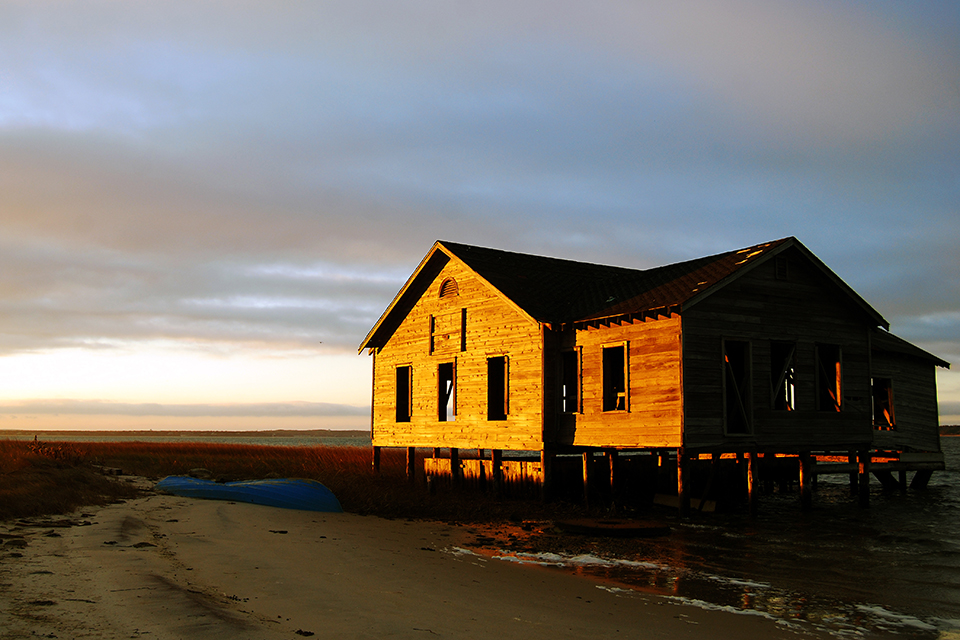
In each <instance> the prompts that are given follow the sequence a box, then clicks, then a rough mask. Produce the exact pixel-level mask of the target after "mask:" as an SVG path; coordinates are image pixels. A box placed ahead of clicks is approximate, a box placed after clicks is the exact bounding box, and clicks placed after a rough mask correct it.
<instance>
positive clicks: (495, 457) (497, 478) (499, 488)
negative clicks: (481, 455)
mask: <svg viewBox="0 0 960 640" xmlns="http://www.w3.org/2000/svg"><path fill="white" fill-rule="evenodd" d="M490 462H491V463H492V464H491V466H492V467H493V471H492V473H491V475H492V478H491V480H492V482H493V495H495V496H496V497H497V498H499V497H501V496H502V495H503V467H502V466H501V464H500V463H501V462H503V451H501V450H500V449H492V450H491V451H490Z"/></svg>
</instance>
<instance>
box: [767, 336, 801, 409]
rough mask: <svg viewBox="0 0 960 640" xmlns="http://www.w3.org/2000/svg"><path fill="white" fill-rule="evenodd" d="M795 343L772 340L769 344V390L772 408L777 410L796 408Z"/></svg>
mask: <svg viewBox="0 0 960 640" xmlns="http://www.w3.org/2000/svg"><path fill="white" fill-rule="evenodd" d="M796 376H797V344H796V343H795V342H773V343H771V344H770V392H771V397H772V399H773V402H772V404H773V408H774V409H775V410H777V411H796V409H797V396H796V388H797V379H796Z"/></svg>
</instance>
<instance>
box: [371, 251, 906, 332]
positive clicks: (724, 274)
mask: <svg viewBox="0 0 960 640" xmlns="http://www.w3.org/2000/svg"><path fill="white" fill-rule="evenodd" d="M791 247H795V248H796V249H797V250H799V251H800V252H801V253H802V254H803V255H804V256H805V257H806V258H807V259H808V260H809V261H810V262H811V263H812V264H813V265H814V266H815V267H817V268H818V269H819V270H820V271H821V272H822V273H823V274H824V276H826V278H827V279H828V280H829V281H831V282H832V283H833V284H834V285H835V286H837V287H838V288H839V289H840V290H841V291H842V292H843V293H845V294H846V296H847V297H848V298H849V299H850V300H851V301H852V302H853V303H854V304H855V305H856V306H858V307H860V308H861V310H862V311H863V312H864V313H865V314H866V315H867V316H868V317H870V318H871V320H872V321H873V322H874V323H875V324H876V325H879V326H883V327H884V328H887V327H888V326H889V325H888V323H887V321H886V320H884V319H883V317H882V316H881V315H880V314H879V313H878V312H877V311H876V310H875V309H873V307H871V306H870V305H869V304H867V302H866V301H865V300H863V298H861V297H860V296H859V295H858V294H857V293H856V292H855V291H854V290H853V289H851V288H850V287H849V286H848V285H847V284H846V283H845V282H843V280H841V279H840V278H839V277H838V276H837V275H836V274H835V273H833V271H831V270H830V269H829V268H828V267H827V266H826V265H825V264H823V262H821V261H820V260H819V259H818V258H817V257H816V256H815V255H813V253H811V252H810V251H809V250H808V249H807V248H806V247H804V246H803V245H802V244H801V243H800V241H799V240H797V239H796V238H793V237H790V238H783V239H781V240H775V241H773V242H767V243H764V244H758V245H754V246H752V247H747V248H745V249H740V250H737V251H728V252H725V253H720V254H717V255H713V256H707V257H704V258H697V259H695V260H688V261H685V262H679V263H676V264H672V265H667V266H664V267H657V268H654V269H627V268H624V267H613V266H607V265H598V264H592V263H588V262H577V261H574V260H563V259H559V258H547V257H543V256H535V255H529V254H524V253H514V252H510V251H501V250H499V249H488V248H484V247H476V246H472V245H465V244H459V243H455V242H446V241H437V242H436V243H435V244H434V245H433V247H432V248H431V249H430V251H429V252H428V253H427V255H426V256H425V257H424V259H423V260H422V261H421V262H420V265H419V266H418V267H417V269H416V270H415V271H414V273H413V274H412V275H411V276H410V278H409V279H408V280H407V282H406V284H404V286H403V288H401V290H400V292H399V293H398V294H397V296H396V297H395V298H394V300H393V302H391V304H390V306H389V307H387V309H386V311H384V313H383V315H382V316H381V317H380V319H379V320H378V321H377V323H376V324H375V325H374V327H373V328H372V329H371V330H370V333H368V334H367V336H366V338H365V339H364V341H363V343H361V345H360V351H362V350H363V349H365V348H368V347H378V346H382V345H383V344H386V341H387V339H389V336H390V335H391V334H392V333H393V331H394V330H395V329H396V327H398V326H399V324H400V322H401V321H402V319H403V317H404V316H405V315H406V313H407V312H408V311H409V310H410V309H411V308H412V307H413V305H414V304H415V303H416V301H417V300H418V299H419V298H420V296H422V295H423V293H424V291H426V288H427V287H428V286H429V285H430V283H431V282H432V281H433V279H434V278H436V276H437V274H439V273H440V271H441V270H442V268H443V266H444V265H446V264H447V262H449V261H450V260H457V261H459V262H461V263H462V264H463V265H465V266H466V267H467V268H469V269H470V270H471V271H473V272H474V273H475V274H476V275H477V276H478V277H479V278H480V279H481V280H483V281H485V282H486V283H487V284H489V285H490V286H491V287H493V288H494V289H495V290H496V291H497V292H498V293H499V294H500V295H501V296H502V297H504V298H505V299H506V300H507V301H509V302H511V303H512V304H513V305H514V306H515V307H516V308H517V309H518V310H519V311H520V312H521V313H524V314H525V315H527V316H528V317H530V318H531V319H532V320H535V321H537V322H541V323H544V324H555V325H563V324H570V323H585V322H593V321H599V320H605V319H613V318H618V317H625V316H626V317H629V316H633V315H643V314H648V313H651V312H664V313H669V312H671V311H682V310H683V309H686V308H689V307H691V306H693V305H695V304H696V303H697V302H699V301H700V300H702V299H704V298H705V297H707V296H709V295H710V294H712V293H713V292H715V291H716V290H718V289H719V288H721V287H723V286H724V285H726V284H729V283H730V282H732V281H733V280H735V279H736V278H738V277H740V276H742V275H743V274H745V273H748V272H749V271H750V270H752V269H753V268H754V267H756V266H757V265H759V264H762V263H763V262H766V261H767V260H769V259H772V258H773V257H774V256H776V255H779V254H780V253H782V252H783V251H785V250H787V249H789V248H791Z"/></svg>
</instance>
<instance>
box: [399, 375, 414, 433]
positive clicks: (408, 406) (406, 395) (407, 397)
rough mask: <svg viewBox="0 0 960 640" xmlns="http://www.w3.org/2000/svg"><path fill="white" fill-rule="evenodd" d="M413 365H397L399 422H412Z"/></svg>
mask: <svg viewBox="0 0 960 640" xmlns="http://www.w3.org/2000/svg"><path fill="white" fill-rule="evenodd" d="M412 383H413V367H411V366H409V365H407V366H403V367H397V422H410V416H411V415H412V414H413V394H412V391H413V384H412Z"/></svg>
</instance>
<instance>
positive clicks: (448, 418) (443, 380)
mask: <svg viewBox="0 0 960 640" xmlns="http://www.w3.org/2000/svg"><path fill="white" fill-rule="evenodd" d="M437 374H438V376H437V377H438V380H439V384H438V388H437V393H438V403H437V406H438V411H437V419H438V420H439V421H440V422H452V421H453V420H455V419H456V417H457V378H456V375H457V370H456V367H455V366H454V363H452V362H444V363H443V364H441V365H440V366H439V367H437Z"/></svg>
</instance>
